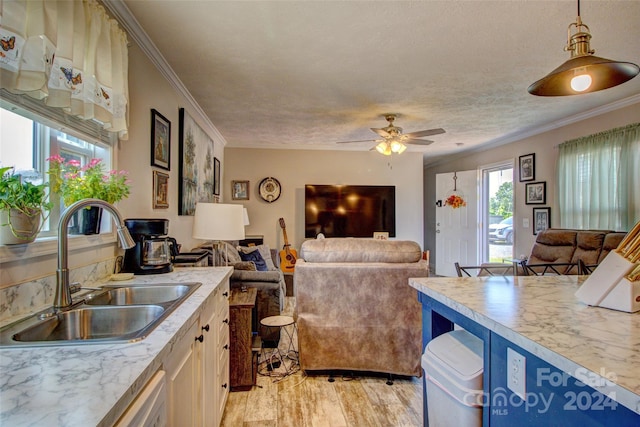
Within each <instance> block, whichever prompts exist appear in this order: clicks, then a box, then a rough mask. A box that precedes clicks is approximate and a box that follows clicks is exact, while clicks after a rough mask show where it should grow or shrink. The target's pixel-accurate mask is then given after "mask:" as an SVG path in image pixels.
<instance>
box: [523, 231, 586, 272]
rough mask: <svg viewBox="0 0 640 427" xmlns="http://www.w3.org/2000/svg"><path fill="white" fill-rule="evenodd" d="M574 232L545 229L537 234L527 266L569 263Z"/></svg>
mask: <svg viewBox="0 0 640 427" xmlns="http://www.w3.org/2000/svg"><path fill="white" fill-rule="evenodd" d="M577 234H578V233H577V231H576V230H559V229H552V228H550V229H547V230H543V231H541V232H540V233H538V236H537V238H536V243H535V244H534V245H533V248H532V249H531V256H530V257H529V260H528V261H527V264H549V263H554V264H557V263H569V262H571V258H572V256H573V252H574V249H575V245H576V235H577Z"/></svg>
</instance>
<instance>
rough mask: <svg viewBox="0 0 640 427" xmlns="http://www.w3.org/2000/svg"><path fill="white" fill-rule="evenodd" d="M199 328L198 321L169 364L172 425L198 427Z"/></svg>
mask: <svg viewBox="0 0 640 427" xmlns="http://www.w3.org/2000/svg"><path fill="white" fill-rule="evenodd" d="M198 327H199V325H198V323H197V322H194V323H193V324H192V325H191V327H190V328H189V330H188V332H187V333H186V334H185V336H184V337H183V338H182V339H181V340H180V341H179V342H178V343H177V344H176V345H175V346H174V349H173V352H172V353H171V358H170V359H169V360H168V361H167V364H166V370H167V389H168V394H167V396H168V397H167V400H168V402H167V403H168V405H167V406H168V418H169V425H170V426H198V425H200V424H201V420H200V412H199V409H200V405H199V399H198V397H199V393H198V388H199V383H200V381H199V375H200V370H199V366H198V365H199V353H198V351H199V348H198V347H196V343H198V344H200V343H199V342H197V341H196V337H197V336H199V335H200V333H199V329H198Z"/></svg>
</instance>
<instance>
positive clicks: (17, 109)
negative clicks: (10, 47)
mask: <svg viewBox="0 0 640 427" xmlns="http://www.w3.org/2000/svg"><path fill="white" fill-rule="evenodd" d="M1 94H2V96H3V98H4V96H5V95H6V93H5V92H4V91H3V92H2V93H1ZM1 101H2V103H1V104H0V107H1V108H0V123H2V127H1V130H0V166H13V167H15V170H16V172H18V173H21V174H22V175H23V177H24V178H25V179H28V180H31V181H34V182H42V181H45V182H47V181H48V175H47V173H46V172H47V170H48V167H49V165H48V162H47V160H46V159H47V158H49V157H50V156H53V155H60V156H62V157H63V158H64V159H65V160H71V159H75V160H78V161H79V162H80V163H81V164H82V165H85V164H87V163H88V162H89V161H90V160H91V159H92V158H99V159H102V163H103V164H104V165H105V168H106V169H111V164H112V160H111V152H112V150H111V146H110V144H109V143H108V142H109V141H110V139H109V136H108V135H107V136H106V141H104V140H103V137H104V136H103V135H102V134H101V133H100V132H99V130H100V129H99V124H98V126H97V127H96V125H95V124H93V125H90V126H89V130H90V132H91V133H94V134H95V132H94V131H93V130H92V129H96V130H98V133H97V135H94V136H93V137H92V136H91V135H90V134H83V132H82V131H79V130H77V129H75V123H73V121H74V120H73V118H71V117H67V116H66V115H64V113H63V112H61V111H59V112H57V115H59V116H60V117H59V119H60V120H61V121H64V122H66V123H65V125H60V124H58V123H56V122H54V121H53V120H51V119H50V118H47V117H43V116H41V115H39V114H37V113H36V112H33V111H29V110H27V109H25V108H23V107H21V106H19V105H16V104H12V103H10V102H8V101H7V100H6V99H2V100H1ZM49 115H50V116H51V115H56V112H49ZM64 122H63V123H64ZM82 128H85V130H86V128H87V126H86V125H83V126H82ZM96 136H97V137H98V138H96ZM96 139H98V140H96ZM91 140H93V142H89V141H91ZM51 201H52V202H54V204H55V205H54V208H53V209H52V211H51V214H50V216H49V218H48V219H47V221H46V222H45V224H44V226H43V228H42V231H41V232H40V235H39V237H48V236H55V234H56V232H57V230H56V224H57V223H58V219H59V218H60V213H61V206H60V201H59V200H58V198H57V197H55V195H54V196H53V197H52V198H51ZM103 225H104V226H105V228H103V229H104V230H105V231H108V230H110V221H106V222H105V223H104V224H103Z"/></svg>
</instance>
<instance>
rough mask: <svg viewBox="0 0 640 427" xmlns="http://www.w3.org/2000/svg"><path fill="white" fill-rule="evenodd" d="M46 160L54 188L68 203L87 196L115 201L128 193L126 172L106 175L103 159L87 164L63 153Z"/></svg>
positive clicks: (110, 172)
mask: <svg viewBox="0 0 640 427" xmlns="http://www.w3.org/2000/svg"><path fill="white" fill-rule="evenodd" d="M47 160H48V161H49V171H48V172H47V173H48V174H49V181H50V183H51V190H53V192H54V193H56V194H59V195H60V196H61V197H62V200H63V201H64V204H65V206H70V205H71V204H73V203H74V202H77V201H78V200H82V199H88V198H94V199H100V200H104V201H106V202H109V203H116V202H118V201H120V200H122V199H124V198H127V197H128V196H129V191H130V190H129V187H130V186H129V180H128V178H127V172H126V171H116V170H111V171H109V172H108V173H106V174H105V173H104V171H103V169H104V165H103V164H102V163H101V160H100V159H91V161H89V163H88V164H87V165H86V166H81V165H80V162H79V161H77V160H69V161H65V160H64V159H63V158H62V157H61V156H53V157H50V158H48V159H47Z"/></svg>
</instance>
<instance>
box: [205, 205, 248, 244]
mask: <svg viewBox="0 0 640 427" xmlns="http://www.w3.org/2000/svg"><path fill="white" fill-rule="evenodd" d="M193 238H194V239H203V240H241V239H244V211H243V207H242V205H228V204H222V203H198V204H196V213H195V217H194V219H193Z"/></svg>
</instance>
